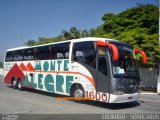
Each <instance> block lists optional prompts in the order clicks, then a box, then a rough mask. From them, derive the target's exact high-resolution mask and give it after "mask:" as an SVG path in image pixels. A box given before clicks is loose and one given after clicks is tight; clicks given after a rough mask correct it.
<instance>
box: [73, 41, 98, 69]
mask: <svg viewBox="0 0 160 120" xmlns="http://www.w3.org/2000/svg"><path fill="white" fill-rule="evenodd" d="M72 60H74V61H81V62H84V63H87V64H88V65H90V66H92V67H96V45H95V44H94V42H92V41H87V42H78V43H75V44H74V47H73V54H72Z"/></svg>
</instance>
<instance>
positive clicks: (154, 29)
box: [26, 4, 160, 66]
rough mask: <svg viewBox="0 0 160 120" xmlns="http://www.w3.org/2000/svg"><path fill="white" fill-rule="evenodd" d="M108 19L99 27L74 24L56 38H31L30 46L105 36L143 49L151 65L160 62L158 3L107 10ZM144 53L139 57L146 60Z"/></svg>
mask: <svg viewBox="0 0 160 120" xmlns="http://www.w3.org/2000/svg"><path fill="white" fill-rule="evenodd" d="M101 19H102V20H103V21H104V23H103V24H102V25H100V26H98V27H97V28H92V29H90V30H89V31H87V30H78V29H77V28H76V27H72V28H71V29H70V30H69V31H66V30H63V31H62V34H61V35H60V36H57V37H53V38H44V37H39V38H38V41H35V40H28V42H27V43H26V44H27V45H29V46H32V45H39V44H45V43H51V42H57V41H63V40H70V39H76V38H82V37H89V36H91V37H105V38H113V39H118V40H120V41H123V42H126V43H128V44H131V45H132V46H133V47H135V48H139V49H143V50H144V51H145V52H146V53H147V56H148V65H149V66H156V65H158V60H159V59H160V47H159V44H158V26H159V25H158V19H159V13H158V7H157V6H154V5H152V4H140V5H138V6H136V7H133V8H130V9H127V10H125V11H123V12H121V13H119V14H113V13H106V14H104V15H103V16H102V18H101ZM141 59H142V57H141V56H140V55H139V54H138V55H137V60H138V62H139V63H140V64H141V65H143V64H142V60H141Z"/></svg>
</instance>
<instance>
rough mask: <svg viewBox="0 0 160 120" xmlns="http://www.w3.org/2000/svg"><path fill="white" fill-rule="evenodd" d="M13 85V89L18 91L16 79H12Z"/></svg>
mask: <svg viewBox="0 0 160 120" xmlns="http://www.w3.org/2000/svg"><path fill="white" fill-rule="evenodd" d="M11 84H12V87H13V88H14V89H17V80H16V79H15V78H13V79H12V83H11Z"/></svg>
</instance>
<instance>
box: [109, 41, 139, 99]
mask: <svg viewBox="0 0 160 120" xmlns="http://www.w3.org/2000/svg"><path fill="white" fill-rule="evenodd" d="M111 43H112V44H114V45H116V46H117V48H118V53H119V58H118V60H117V61H114V60H112V57H111V66H112V67H111V72H112V78H111V87H110V102H127V101H135V100H137V99H138V97H139V94H138V92H139V90H140V75H139V72H138V69H137V66H136V60H135V54H134V51H133V48H132V47H131V46H130V45H128V44H125V43H116V42H111ZM110 53H111V54H112V51H110Z"/></svg>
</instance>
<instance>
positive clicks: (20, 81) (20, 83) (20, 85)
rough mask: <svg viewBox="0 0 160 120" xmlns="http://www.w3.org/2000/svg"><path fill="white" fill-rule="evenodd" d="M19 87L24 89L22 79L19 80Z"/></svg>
mask: <svg viewBox="0 0 160 120" xmlns="http://www.w3.org/2000/svg"><path fill="white" fill-rule="evenodd" d="M17 87H18V89H19V90H23V83H22V80H18V83H17Z"/></svg>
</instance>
